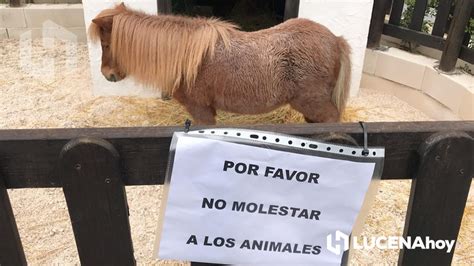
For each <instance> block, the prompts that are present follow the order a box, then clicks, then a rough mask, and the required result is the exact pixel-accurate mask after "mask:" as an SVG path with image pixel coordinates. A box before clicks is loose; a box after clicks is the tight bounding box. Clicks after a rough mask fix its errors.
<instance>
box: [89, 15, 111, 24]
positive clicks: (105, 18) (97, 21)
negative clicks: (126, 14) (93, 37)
mask: <svg viewBox="0 0 474 266" xmlns="http://www.w3.org/2000/svg"><path fill="white" fill-rule="evenodd" d="M113 19H114V16H113V15H109V16H101V17H99V16H97V17H96V18H94V19H93V20H92V23H94V24H96V25H97V26H99V27H103V26H106V25H111V24H112V22H113Z"/></svg>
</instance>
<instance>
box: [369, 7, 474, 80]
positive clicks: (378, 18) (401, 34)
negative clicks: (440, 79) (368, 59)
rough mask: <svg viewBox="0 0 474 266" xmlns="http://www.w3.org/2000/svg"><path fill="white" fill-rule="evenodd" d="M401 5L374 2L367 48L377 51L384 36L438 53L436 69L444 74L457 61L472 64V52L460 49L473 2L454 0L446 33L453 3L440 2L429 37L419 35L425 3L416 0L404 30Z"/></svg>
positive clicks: (473, 52)
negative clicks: (439, 52)
mask: <svg viewBox="0 0 474 266" xmlns="http://www.w3.org/2000/svg"><path fill="white" fill-rule="evenodd" d="M404 2H405V1H404V0H374V5H373V9H372V18H371V24H370V30H369V37H368V42H367V47H368V48H378V47H379V46H380V40H381V37H382V34H384V35H388V36H391V37H395V38H397V39H400V40H405V41H410V42H415V43H418V44H420V45H423V46H427V47H430V48H434V49H437V50H440V51H442V56H441V61H440V66H439V68H440V69H441V70H443V71H446V72H450V71H453V70H454V68H455V66H456V61H457V59H458V58H460V59H462V60H464V61H467V62H469V63H471V64H472V63H474V49H470V48H468V47H467V46H463V39H464V36H465V29H466V26H467V24H468V22H469V18H471V17H473V5H474V1H473V0H457V1H456V6H455V10H454V14H453V16H452V20H451V21H450V23H449V24H450V27H449V30H448V31H447V32H446V25H448V20H449V13H450V10H451V4H452V3H453V0H440V1H439V5H438V7H437V14H436V18H435V22H434V24H433V29H432V32H431V34H428V33H425V32H422V26H423V20H424V17H425V11H426V8H427V6H428V0H416V2H415V6H414V10H413V13H412V14H411V21H410V23H409V25H408V27H407V28H406V27H403V26H401V25H400V22H401V19H402V11H403V7H404ZM390 4H391V11H390V18H389V20H388V23H385V14H386V11H387V8H386V7H387V6H390ZM445 33H447V38H446V39H444V35H445Z"/></svg>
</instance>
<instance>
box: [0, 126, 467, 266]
mask: <svg viewBox="0 0 474 266" xmlns="http://www.w3.org/2000/svg"><path fill="white" fill-rule="evenodd" d="M243 128H251V129H258V130H266V131H273V132H279V133H285V134H291V135H297V136H304V137H311V138H316V139H326V140H327V139H332V140H337V139H339V140H340V139H345V140H347V139H353V140H355V141H356V142H358V143H362V140H363V134H362V130H361V127H360V125H359V124H352V123H351V124H299V125H262V126H247V127H243ZM367 128H368V132H369V134H368V140H369V145H370V146H385V148H386V159H385V166H384V171H383V176H382V179H384V180H388V179H412V180H413V181H412V189H411V193H410V200H409V205H408V210H407V216H406V222H405V230H404V236H422V237H425V236H429V237H430V238H431V239H435V240H436V239H457V236H458V232H459V228H460V224H461V219H462V215H463V212H464V207H465V205H466V200H467V196H468V193H469V188H470V184H471V180H472V177H473V169H472V165H473V164H474V140H473V137H474V122H472V121H471V122H408V123H369V124H367ZM179 130H182V128H179V127H149V128H102V129H95V128H90V129H37V130H0V238H1V240H0V265H26V260H25V254H24V252H23V247H22V244H21V241H20V236H19V233H18V230H17V226H16V223H15V217H14V216H13V212H12V208H11V205H10V201H9V198H8V194H7V189H15V188H47V187H56V188H57V187H62V188H63V191H64V195H65V198H66V201H67V206H68V209H69V215H70V218H71V223H72V228H73V231H74V236H75V239H76V245H77V250H78V252H79V257H80V260H81V263H82V264H84V265H105V264H107V265H133V264H135V258H134V255H133V245H132V239H131V234H130V223H129V220H128V206H127V198H126V195H125V189H124V188H125V186H127V185H162V184H163V183H164V178H165V171H166V165H167V161H168V151H169V145H170V142H171V137H172V134H173V132H174V131H179ZM447 217H449V218H447ZM453 254H454V249H453V250H452V251H451V252H450V253H446V252H445V251H444V250H421V249H416V250H402V251H401V252H400V257H399V263H400V264H401V265H449V264H450V262H451V260H452V257H453ZM150 256H151V254H150ZM196 265H197V263H196Z"/></svg>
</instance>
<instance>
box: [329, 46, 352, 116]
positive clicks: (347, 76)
mask: <svg viewBox="0 0 474 266" xmlns="http://www.w3.org/2000/svg"><path fill="white" fill-rule="evenodd" d="M337 46H338V48H339V64H340V67H339V74H338V76H337V80H336V86H335V87H334V90H333V91H332V102H333V103H334V105H335V106H336V107H337V110H338V111H339V114H340V115H342V112H343V111H344V108H345V107H346V102H347V98H348V97H349V87H350V81H351V59H350V55H351V47H350V46H349V44H348V43H347V41H346V40H345V39H344V38H342V37H338V39H337Z"/></svg>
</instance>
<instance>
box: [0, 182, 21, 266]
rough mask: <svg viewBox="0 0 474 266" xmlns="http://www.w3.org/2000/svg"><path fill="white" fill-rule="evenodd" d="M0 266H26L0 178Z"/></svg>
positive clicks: (10, 208) (18, 235)
mask: <svg viewBox="0 0 474 266" xmlns="http://www.w3.org/2000/svg"><path fill="white" fill-rule="evenodd" d="M0 265H26V258H25V253H24V252H23V246H22V245H21V239H20V234H18V228H17V226H16V222H15V216H14V215H13V210H12V206H11V204H10V199H9V198H8V193H7V189H6V188H5V184H4V181H3V179H2V177H1V176H0Z"/></svg>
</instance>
